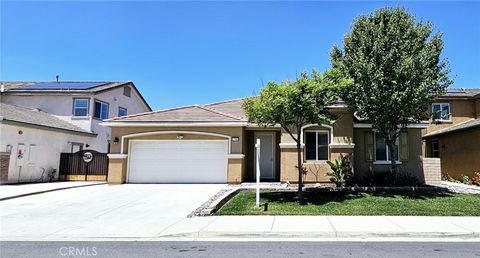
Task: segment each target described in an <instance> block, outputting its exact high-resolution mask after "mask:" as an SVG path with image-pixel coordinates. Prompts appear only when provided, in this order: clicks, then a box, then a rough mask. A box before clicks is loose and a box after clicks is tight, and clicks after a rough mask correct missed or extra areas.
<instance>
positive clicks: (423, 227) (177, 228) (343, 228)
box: [157, 216, 480, 241]
mask: <svg viewBox="0 0 480 258" xmlns="http://www.w3.org/2000/svg"><path fill="white" fill-rule="evenodd" d="M157 237H187V238H200V239H204V238H229V237H234V238H324V239H339V238H344V239H349V238H357V239H358V238H364V239H368V238H379V237H385V238H402V237H414V238H459V239H470V240H472V239H473V240H478V241H480V217H421V216H418V217H417V216H406V217H404V216H219V217H203V218H192V219H184V220H182V221H179V222H178V223H175V224H173V225H171V226H169V227H168V228H166V229H165V230H163V231H162V232H160V233H159V234H158V235H157Z"/></svg>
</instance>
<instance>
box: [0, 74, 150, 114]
mask: <svg viewBox="0 0 480 258" xmlns="http://www.w3.org/2000/svg"><path fill="white" fill-rule="evenodd" d="M39 83H52V82H40V81H31V82H25V81H4V82H0V84H1V85H3V88H4V92H3V93H2V94H47V93H50V94H79V93H80V94H81V93H85V94H89V93H99V92H102V91H106V90H109V89H113V88H116V87H122V86H126V85H131V86H132V88H133V90H134V91H136V92H137V94H138V96H140V99H142V101H143V103H144V104H145V106H146V107H147V108H148V110H152V108H151V107H150V105H149V104H148V103H147V101H146V100H145V98H144V97H143V96H142V94H141V93H140V91H138V89H137V87H136V86H135V84H133V82H131V81H127V82H94V81H88V82H87V81H61V83H62V84H67V85H68V84H69V83H71V84H78V83H98V84H99V85H98V86H95V87H91V88H88V89H35V88H29V87H27V86H32V85H35V84H39ZM53 83H54V82H53Z"/></svg>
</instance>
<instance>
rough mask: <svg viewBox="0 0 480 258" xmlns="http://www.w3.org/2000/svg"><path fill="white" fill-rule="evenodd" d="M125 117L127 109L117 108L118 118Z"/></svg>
mask: <svg viewBox="0 0 480 258" xmlns="http://www.w3.org/2000/svg"><path fill="white" fill-rule="evenodd" d="M126 115H127V109H126V108H123V107H118V116H126Z"/></svg>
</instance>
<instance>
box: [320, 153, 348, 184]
mask: <svg viewBox="0 0 480 258" xmlns="http://www.w3.org/2000/svg"><path fill="white" fill-rule="evenodd" d="M327 163H328V165H329V166H330V168H331V169H332V172H328V173H327V174H326V175H327V176H329V177H330V181H331V182H332V183H334V184H335V185H336V186H337V187H340V186H345V185H346V183H347V182H348V181H350V179H351V176H352V168H351V166H350V158H349V157H348V156H343V155H340V159H336V160H335V162H331V161H327Z"/></svg>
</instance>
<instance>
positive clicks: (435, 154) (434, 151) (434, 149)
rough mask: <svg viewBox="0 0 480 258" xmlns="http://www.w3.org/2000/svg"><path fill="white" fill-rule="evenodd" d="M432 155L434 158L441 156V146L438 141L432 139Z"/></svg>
mask: <svg viewBox="0 0 480 258" xmlns="http://www.w3.org/2000/svg"><path fill="white" fill-rule="evenodd" d="M430 150H431V153H430V155H431V156H432V158H440V146H439V145H438V141H431V142H430Z"/></svg>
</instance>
